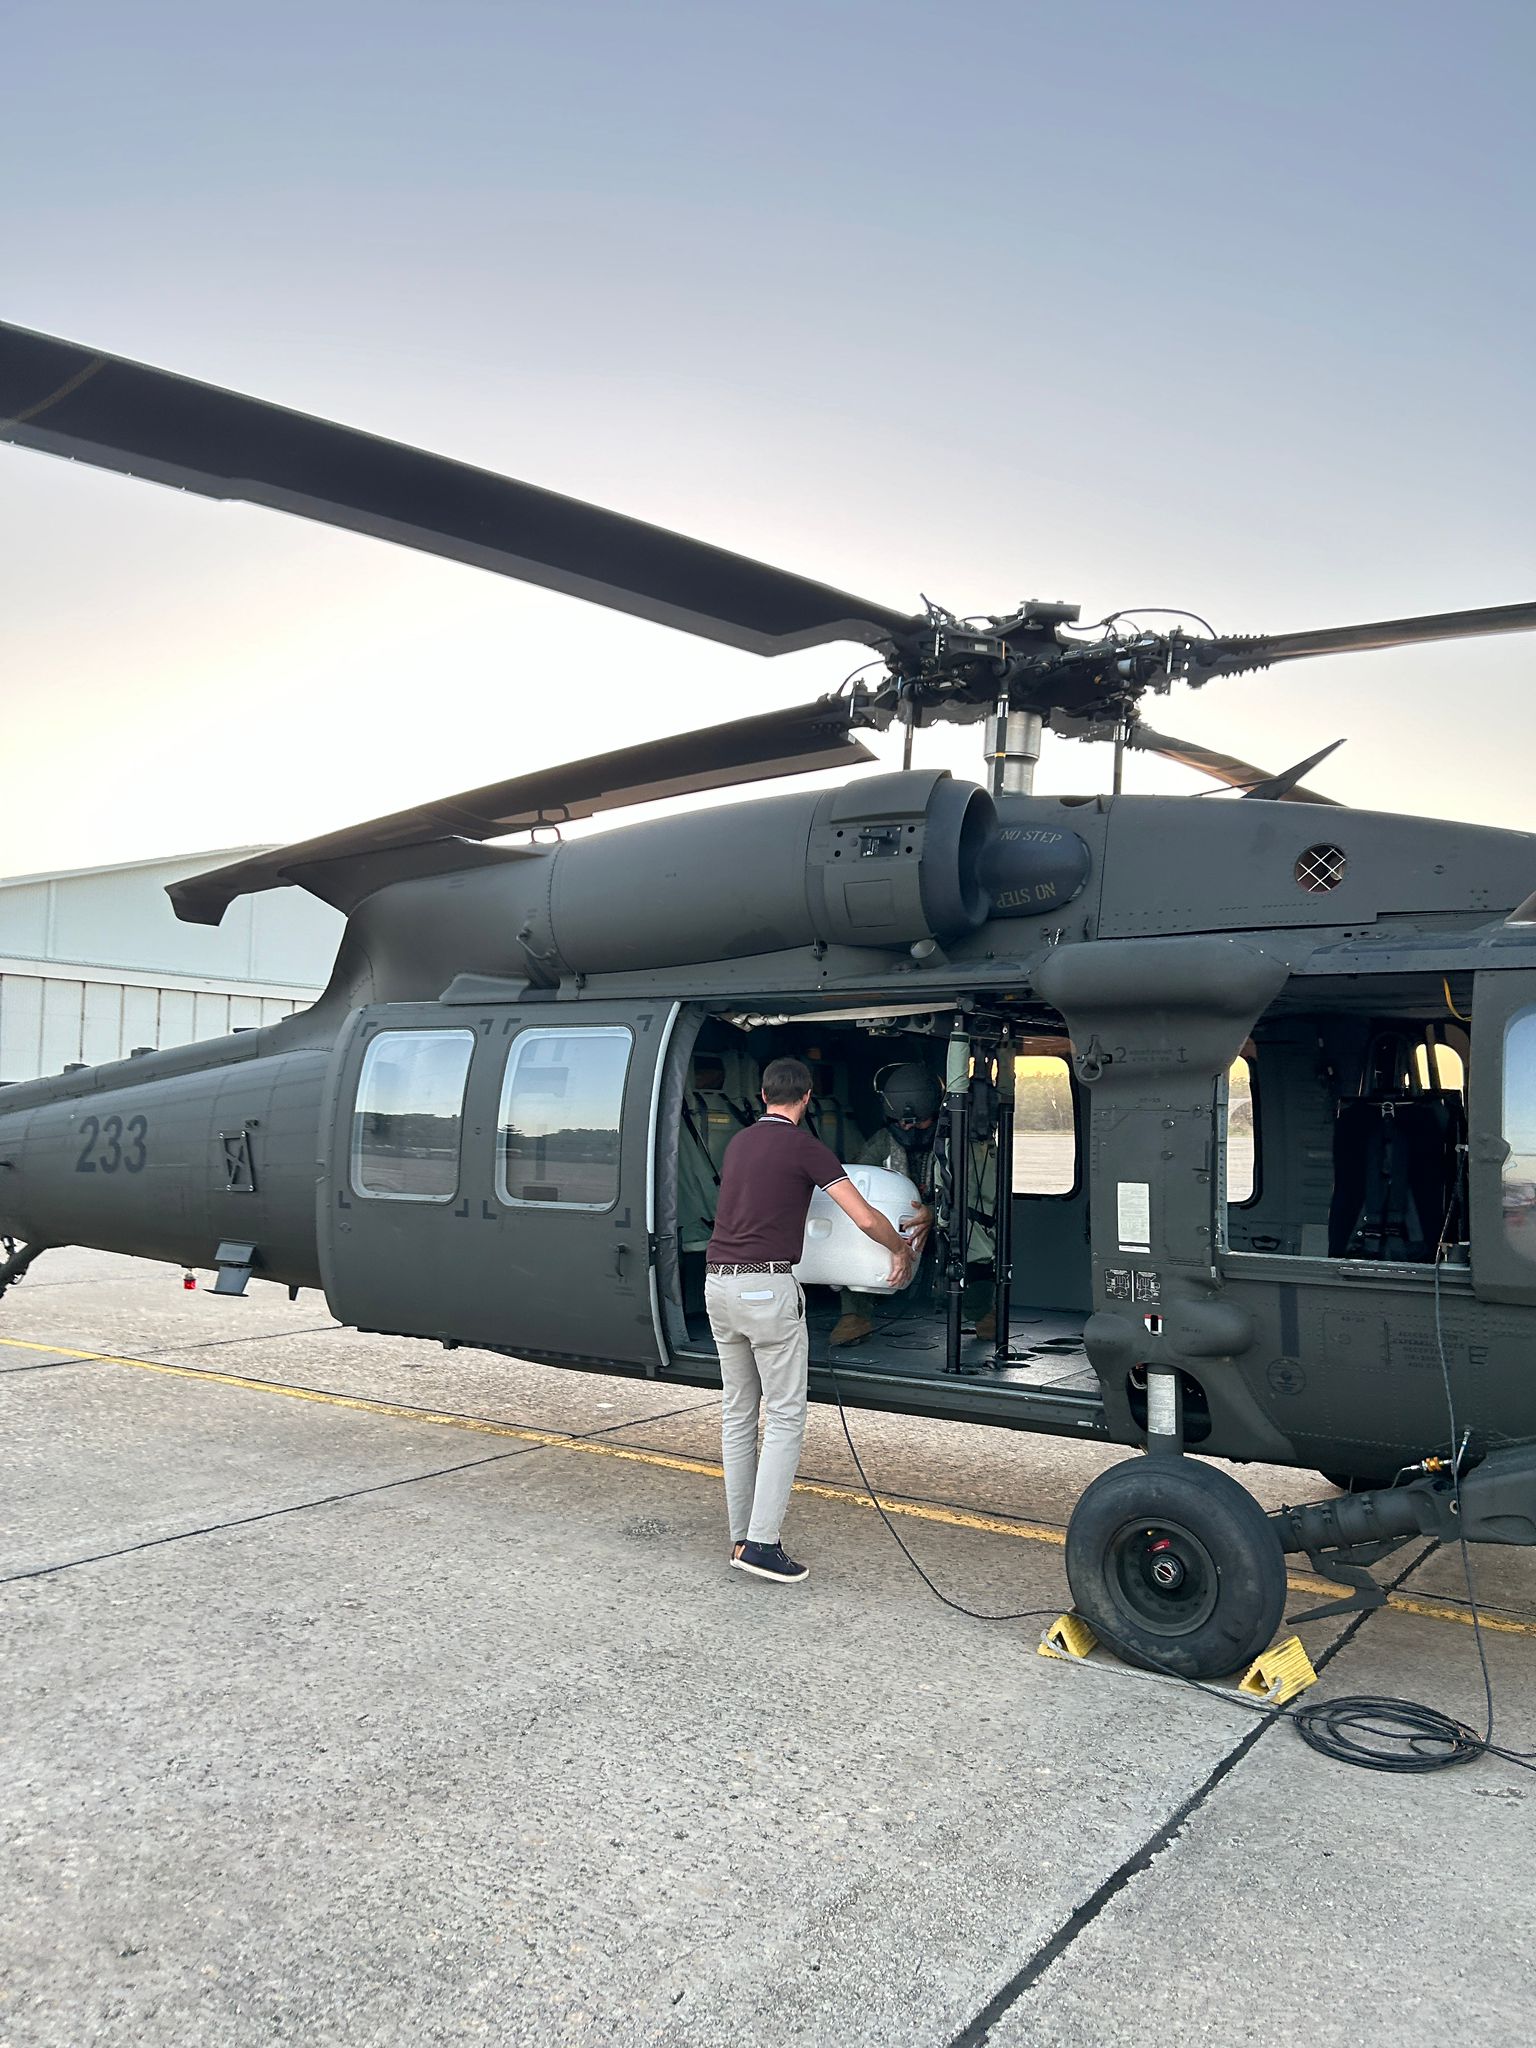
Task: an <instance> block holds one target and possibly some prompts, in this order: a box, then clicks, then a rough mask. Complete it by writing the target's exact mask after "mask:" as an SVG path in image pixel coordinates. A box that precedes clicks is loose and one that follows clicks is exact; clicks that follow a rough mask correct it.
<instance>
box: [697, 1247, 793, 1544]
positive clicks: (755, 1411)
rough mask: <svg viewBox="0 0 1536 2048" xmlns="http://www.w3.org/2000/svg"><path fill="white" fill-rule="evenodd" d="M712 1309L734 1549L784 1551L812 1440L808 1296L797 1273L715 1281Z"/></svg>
mask: <svg viewBox="0 0 1536 2048" xmlns="http://www.w3.org/2000/svg"><path fill="white" fill-rule="evenodd" d="M704 1306H705V1308H706V1310H707V1311H708V1314H709V1327H710V1329H711V1331H712V1332H713V1333H714V1339H715V1346H716V1348H717V1350H718V1351H719V1353H720V1387H721V1403H720V1459H721V1463H722V1464H723V1465H724V1466H725V1509H726V1514H727V1515H728V1516H729V1518H730V1524H731V1542H732V1543H733V1544H735V1543H740V1542H742V1541H746V1542H749V1543H777V1542H778V1540H779V1534H780V1529H781V1525H782V1523H783V1520H784V1510H785V1508H786V1507H787V1506H788V1504H789V1490H790V1488H791V1486H792V1485H793V1484H794V1479H795V1469H796V1467H797V1466H798V1465H799V1463H800V1446H801V1444H802V1442H803V1441H804V1438H805V1374H806V1365H807V1361H808V1359H809V1356H810V1342H809V1339H808V1337H807V1334H806V1327H805V1296H804V1294H803V1293H802V1292H801V1288H800V1283H799V1281H798V1280H796V1279H795V1277H794V1275H793V1274H792V1273H733V1274H729V1275H727V1274H722V1273H710V1274H708V1275H707V1276H706V1278H705V1281H704ZM760 1411H761V1414H762V1416H763V1446H762V1450H761V1452H759V1450H758V1446H757V1426H758V1415H759V1412H760Z"/></svg>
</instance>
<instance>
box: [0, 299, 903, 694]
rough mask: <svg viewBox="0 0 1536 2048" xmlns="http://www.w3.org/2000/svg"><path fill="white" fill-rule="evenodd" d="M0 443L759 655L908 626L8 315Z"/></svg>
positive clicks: (637, 524) (748, 564)
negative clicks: (509, 579) (386, 544)
mask: <svg viewBox="0 0 1536 2048" xmlns="http://www.w3.org/2000/svg"><path fill="white" fill-rule="evenodd" d="M0 439H4V440H8V441H13V442H15V443H16V444H17V446H18V447H22V448H36V449H40V450H42V451H43V452H44V453H45V454H50V455H67V456H72V457H74V458H76V459H77V460H79V461H82V462H89V463H93V464H95V465H96V467H98V468H101V469H115V470H119V471H121V472H122V473H124V474H125V475H129V476H141V477H147V478H149V479H150V480H151V481H152V482H155V483H162V484H172V485H175V486H176V487H178V488H179V489H181V490H188V491H198V492H200V493H201V494H202V495H203V496H204V497H209V498H238V499H244V500H246V501H248V502H249V503H251V504H255V505H270V506H274V507H276V508H277V509H278V510H280V511H284V512H296V513H298V514H300V515H301V516H302V517H303V518H306V519H315V520H320V521H322V522H323V523H325V524H326V525H330V526H343V527H347V528H349V529H350V530H351V531H352V532H354V533H366V534H372V535H374V536H376V537H377V538H378V539H380V540H391V541H398V542H400V543H401V544H402V545H404V546H406V547H413V548H420V549H422V550H423V551H424V552H425V553H427V554H434V555H446V556H447V557H448V558H449V559H450V560H452V561H456V562H468V563H471V564H473V565H474V566H476V567H478V568H482V569H491V570H494V571H496V573H497V574H499V575H502V576H515V577H518V578H519V579H520V580H521V581H523V582H524V583H537V584H540V585H542V586H543V587H544V588H545V589H547V590H558V591H563V592H564V593H565V594H566V595H567V596H569V597H581V598H586V599H587V600H589V601H590V602H591V603H593V604H602V605H607V606H608V607H609V608H610V609H611V610H614V611H621V612H629V613H632V614H633V615H634V616H635V617H636V618H642V619H651V620H654V621H656V622H657V623H658V624H660V625H664V626H676V627H678V628H679V629H680V630H681V631H683V632H687V633H697V634H699V635H701V636H702V637H703V638H704V639H706V640H718V641H723V642H724V643H725V644H726V645H727V646H730V647H741V648H745V649H747V650H748V651H749V652H751V653H754V654H786V653H789V652H791V651H793V650H795V649H797V648H802V647H817V646H821V645H823V644H824V643H826V642H828V641H837V640H856V641H861V642H863V643H865V644H867V645H869V646H876V647H878V646H882V645H884V644H886V643H887V642H888V641H890V640H891V639H892V638H893V637H895V636H896V635H897V634H899V633H901V632H903V631H905V630H906V629H908V628H909V627H911V626H912V625H913V624H914V623H916V622H915V621H914V620H913V619H912V618H910V617H909V616H908V615H907V614H906V613H903V612H897V611H892V610H890V609H889V608H888V607H886V606H884V605H878V604H871V603H869V602H868V601H867V600H866V599H864V598H860V597H853V596H850V595H849V594H848V592H847V591H843V590H834V589H832V588H830V587H829V586H828V585H827V584H825V583H813V582H811V581H810V580H809V579H808V578H806V577H804V576H796V575H793V574H791V573H790V571H789V570H787V569H776V568H773V567H771V566H770V565H769V564H767V563H765V562H756V561H752V560H750V559H749V558H748V557H746V556H744V555H736V554H731V553H729V552H728V551H727V550H726V549H724V548H717V547H712V546H711V545H710V544H709V543H708V542H706V541H700V540H690V539H688V538H687V537H686V536H685V535H683V534H677V533H669V532H667V531H666V530H665V529H664V528H662V527H659V526H649V525H647V524H646V523H645V522H644V521H642V520H639V519H630V518H627V517H626V516H625V515H624V514H623V513H619V512H607V511H604V510H603V509H602V508H601V507H599V506H596V505H587V504H583V503H582V502H581V501H580V500H579V499H576V498H566V497H561V496H560V495H559V494H558V493H557V492H554V491H546V490H541V489H539V488H538V487H537V486H536V485H534V484H525V483H517V482H515V481H514V480H513V479H512V478H510V477H504V476H498V475H496V474H495V473H494V472H492V471H490V470H485V469H476V468H474V467H472V466H471V465H470V464H469V463H466V462H456V461H454V460H452V459H451V458H450V457H448V456H444V455H432V454H428V453H427V452H425V451H424V450H422V449H419V448H410V447H407V446H405V445H404V444H402V443H401V442H398V441H385V440H381V439H379V438H378V437H377V436H376V435H373V434H364V433H360V432H358V431H357V429H355V428H353V427H343V426H337V425H336V424H335V423H334V422H332V421H329V420H319V419H312V418H310V417H309V416H308V415H307V414H304V413H298V412H288V411H286V410H285V409H284V408H283V407H281V406H276V405H268V404H266V403H265V402H264V401H263V400H261V399H256V398H246V397H242V396H241V395H240V394H238V393H237V392H233V391H223V390H220V389H219V388H218V387H217V386H215V385H212V384H198V383H194V382H193V381H192V380H191V379H190V378H187V377H177V376H173V375H172V374H171V373H170V372H169V371H166V370H156V369H152V368H150V367H148V366H147V365H145V364H143V363H132V362H127V361H125V360H124V359H123V358H121V357H118V356H104V355H98V354H97V353H96V352H95V351H93V350H91V349H86V348H81V347H79V346H78V345H77V344H76V343H74V342H69V341H59V340H57V339H55V338H53V337H52V336H50V335H46V334H34V333H31V332H30V331H29V330H28V329H26V328H21V327H12V326H8V325H6V324H5V323H3V322H0Z"/></svg>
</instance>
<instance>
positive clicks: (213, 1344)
mask: <svg viewBox="0 0 1536 2048" xmlns="http://www.w3.org/2000/svg"><path fill="white" fill-rule="evenodd" d="M344 1327H345V1325H344V1324H341V1323H306V1324H305V1326H304V1328H303V1329H302V1330H267V1331H265V1332H264V1333H263V1334H262V1335H260V1336H258V1337H251V1336H245V1337H205V1338H203V1339H202V1340H201V1341H200V1342H199V1343H196V1344H162V1345H161V1347H160V1349H161V1350H162V1351H219V1350H222V1349H223V1347H224V1346H225V1345H226V1344H286V1343H287V1342H288V1341H289V1339H290V1338H292V1337H323V1336H325V1335H327V1334H328V1333H330V1332H331V1331H334V1330H340V1329H342V1328H344Z"/></svg>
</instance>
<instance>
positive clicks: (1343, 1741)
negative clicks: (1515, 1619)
mask: <svg viewBox="0 0 1536 2048" xmlns="http://www.w3.org/2000/svg"><path fill="white" fill-rule="evenodd" d="M827 1371H828V1375H829V1377H830V1378H831V1381H832V1392H833V1395H834V1397H835V1399H836V1401H837V1413H838V1419H839V1421H840V1422H841V1423H842V1425H843V1436H844V1438H845V1439H846V1441H847V1444H848V1451H849V1455H850V1456H851V1457H852V1459H853V1463H854V1468H855V1470H856V1471H857V1472H858V1475H859V1478H860V1480H861V1481H862V1482H863V1486H864V1491H865V1492H866V1493H867V1494H868V1495H869V1503H870V1506H871V1507H872V1508H873V1509H874V1510H875V1512H876V1514H877V1515H879V1517H880V1519H881V1521H882V1522H884V1524H885V1526H886V1528H887V1530H888V1531H889V1532H890V1535H891V1539H892V1541H893V1542H894V1543H895V1545H896V1547H897V1549H898V1550H899V1551H900V1552H901V1554H902V1556H903V1557H904V1558H905V1559H906V1560H907V1563H908V1564H909V1565H911V1567H912V1569H913V1571H915V1572H916V1573H917V1575H918V1577H919V1578H920V1579H921V1580H922V1582H923V1584H924V1585H925V1586H926V1587H927V1588H928V1590H929V1592H930V1593H932V1594H933V1596H934V1598H935V1599H936V1600H940V1601H942V1602H943V1604H944V1605H945V1606H946V1607H948V1608H950V1609H952V1610H953V1612H954V1613H956V1614H963V1615H965V1616H967V1618H968V1619H970V1620H972V1621H1040V1620H1048V1621H1050V1620H1054V1619H1055V1618H1056V1616H1057V1615H1058V1614H1059V1613H1060V1609H1059V1608H1055V1607H1033V1608H1021V1609H1020V1610H1019V1611H1018V1612H1017V1613H1011V1614H983V1613H982V1612H981V1611H980V1610H979V1609H978V1608H975V1607H967V1606H966V1605H965V1603H964V1602H963V1601H961V1600H954V1599H951V1597H950V1596H949V1594H948V1593H946V1592H944V1591H943V1589H942V1588H941V1587H939V1586H936V1585H935V1584H934V1582H933V1580H932V1579H931V1578H930V1577H929V1576H928V1574H927V1572H926V1571H925V1570H924V1569H923V1567H922V1565H920V1564H919V1563H918V1561H917V1559H916V1558H915V1557H914V1556H913V1555H912V1552H911V1551H910V1550H909V1549H908V1548H907V1545H906V1543H905V1542H904V1541H903V1539H902V1536H901V1532H900V1530H898V1529H897V1527H896V1525H895V1523H894V1522H893V1521H892V1520H891V1518H890V1516H889V1515H888V1514H887V1513H886V1511H885V1509H884V1508H883V1507H882V1506H881V1503H880V1497H879V1495H878V1494H877V1493H876V1492H875V1489H874V1486H873V1484H872V1482H871V1480H870V1477H869V1474H868V1473H867V1472H866V1471H865V1470H864V1461H863V1459H862V1458H861V1457H860V1456H859V1450H858V1446H857V1444H855V1442H854V1440H853V1432H852V1430H851V1429H850V1428H849V1426H848V1411H847V1409H846V1408H845V1407H844V1406H843V1390H842V1388H841V1387H840V1386H839V1385H838V1380H837V1366H836V1365H835V1363H834V1362H833V1360H832V1358H831V1356H830V1355H829V1356H828V1359H827ZM1438 1548H1439V1545H1438V1543H1429V1544H1427V1545H1426V1546H1425V1548H1424V1549H1423V1550H1422V1551H1421V1552H1420V1553H1419V1555H1418V1556H1417V1557H1416V1558H1415V1559H1414V1560H1413V1562H1412V1563H1411V1564H1410V1565H1408V1566H1407V1567H1406V1568H1405V1570H1404V1571H1403V1572H1402V1573H1401V1574H1400V1576H1399V1580H1398V1583H1401V1580H1402V1579H1404V1578H1407V1577H1408V1576H1409V1574H1410V1573H1411V1572H1414V1571H1416V1570H1417V1569H1418V1567H1419V1566H1420V1565H1421V1564H1422V1563H1423V1562H1424V1560H1425V1558H1427V1557H1428V1556H1429V1555H1430V1553H1431V1552H1432V1551H1434V1550H1436V1549H1438ZM1462 1551H1463V1561H1464V1563H1465V1564H1466V1568H1467V1590H1468V1595H1469V1597H1471V1598H1472V1615H1473V1628H1474V1632H1475V1635H1476V1640H1477V1649H1478V1658H1479V1661H1480V1663H1481V1666H1482V1673H1483V1684H1484V1689H1485V1692H1486V1695H1487V1699H1488V1732H1487V1734H1486V1735H1482V1736H1480V1735H1478V1734H1476V1733H1475V1732H1474V1730H1472V1729H1471V1728H1468V1727H1467V1726H1466V1724H1465V1723H1464V1722H1461V1721H1456V1720H1453V1719H1452V1718H1451V1716H1450V1715H1449V1714H1442V1713H1441V1712H1440V1711H1439V1710H1438V1709H1437V1708H1435V1707H1426V1706H1421V1705H1420V1704H1419V1703H1418V1702H1417V1701H1414V1700H1396V1699H1387V1698H1372V1697H1369V1696H1367V1695H1364V1694H1360V1695H1352V1696H1350V1697H1348V1698H1344V1699H1336V1700H1320V1701H1318V1702H1317V1703H1316V1704H1314V1705H1303V1706H1299V1707H1287V1706H1276V1705H1274V1704H1271V1703H1267V1702H1265V1701H1263V1700H1255V1699H1248V1698H1246V1697H1245V1696H1244V1695H1243V1694H1242V1693H1238V1692H1230V1691H1223V1690H1222V1689H1221V1688H1220V1687H1218V1686H1214V1685H1207V1684H1206V1683H1205V1682H1204V1681H1203V1680H1201V1679H1198V1678H1189V1677H1187V1676H1186V1675H1185V1674H1184V1673H1183V1672H1182V1671H1175V1670H1173V1669H1172V1668H1171V1667H1170V1666H1168V1665H1166V1664H1161V1663H1159V1661H1158V1659H1157V1658H1155V1657H1153V1656H1151V1655H1150V1654H1149V1653H1148V1652H1146V1651H1144V1650H1137V1651H1135V1652H1132V1651H1131V1649H1130V1647H1129V1646H1128V1645H1127V1644H1124V1643H1120V1642H1117V1641H1116V1639H1115V1638H1114V1636H1113V1635H1111V1634H1110V1633H1109V1631H1108V1630H1107V1629H1103V1628H1097V1627H1096V1628H1095V1630H1094V1633H1095V1634H1096V1635H1097V1636H1098V1637H1099V1638H1100V1640H1101V1641H1103V1642H1104V1643H1106V1644H1107V1645H1108V1647H1109V1648H1110V1649H1111V1650H1114V1651H1115V1652H1116V1653H1117V1654H1118V1655H1119V1656H1121V1657H1123V1658H1125V1659H1126V1660H1127V1661H1129V1662H1132V1663H1134V1662H1137V1661H1140V1662H1142V1663H1145V1664H1149V1665H1152V1666H1154V1667H1155V1669H1156V1675H1157V1676H1159V1677H1163V1678H1171V1679H1174V1680H1176V1681H1177V1682H1178V1683H1179V1684H1180V1685H1183V1686H1186V1687H1188V1688H1189V1690H1190V1691H1191V1692H1200V1693H1204V1694H1205V1695H1206V1697H1207V1698H1208V1699H1213V1700H1220V1701H1221V1702H1222V1703H1223V1704H1224V1705H1226V1706H1229V1707H1240V1708H1242V1709H1243V1710H1244V1711H1245V1712H1248V1713H1253V1714H1258V1715H1260V1716H1262V1717H1264V1718H1266V1719H1269V1720H1274V1721H1290V1722H1292V1723H1293V1724H1294V1726H1295V1729H1296V1732H1297V1734H1298V1735H1299V1736H1300V1737H1301V1738H1302V1740H1303V1741H1304V1742H1305V1743H1306V1744H1307V1745H1308V1747H1309V1748H1311V1749H1315V1750H1316V1751H1317V1752H1318V1753H1319V1755H1321V1756H1327V1757H1332V1758H1333V1759H1334V1760H1335V1761H1336V1762H1338V1763H1346V1764H1358V1765H1360V1766H1361V1767H1362V1768H1363V1769H1366V1770H1374V1771H1388V1772H1395V1773H1398V1774H1400V1775H1405V1776H1412V1775H1416V1774H1420V1773H1423V1772H1426V1771H1438V1770H1444V1769H1445V1768H1447V1767H1448V1766H1449V1765H1452V1764H1465V1763H1473V1762H1475V1761H1476V1759H1477V1758H1478V1757H1483V1756H1491V1757H1497V1758H1498V1759H1499V1761H1500V1762H1502V1763H1509V1764H1513V1765H1514V1766H1515V1768H1516V1769H1517V1770H1522V1771H1531V1772H1533V1773H1536V1753H1531V1752H1527V1751H1525V1750H1515V1749H1504V1748H1502V1747H1500V1746H1499V1745H1498V1744H1497V1743H1495V1742H1493V1741H1492V1739H1491V1737H1492V1733H1493V1685H1492V1680H1491V1678H1490V1676H1489V1673H1488V1660H1487V1657H1486V1655H1485V1654H1484V1651H1483V1644H1482V1630H1481V1625H1480V1623H1479V1621H1478V1616H1477V1606H1476V1600H1475V1596H1473V1592H1472V1577H1471V1560H1470V1558H1467V1557H1466V1556H1465V1552H1466V1539H1465V1538H1463V1539H1462Z"/></svg>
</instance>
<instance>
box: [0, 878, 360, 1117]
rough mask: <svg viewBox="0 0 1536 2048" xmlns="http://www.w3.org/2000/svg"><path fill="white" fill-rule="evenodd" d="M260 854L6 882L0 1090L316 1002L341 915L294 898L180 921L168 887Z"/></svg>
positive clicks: (245, 901) (248, 900) (248, 901)
mask: <svg viewBox="0 0 1536 2048" xmlns="http://www.w3.org/2000/svg"><path fill="white" fill-rule="evenodd" d="M264 850H265V849H263V848H259V847H250V846H237V847H231V848H229V849H228V850H226V851H224V852H220V853H189V854H180V855H169V856H167V857H165V858H163V859H160V860H143V861H131V862H128V863H127V864H125V865H123V866H118V867H99V868H76V869H72V870H69V871H67V872H64V873H59V874H48V875H17V876H15V877H13V878H12V879H10V880H3V879H0V1082H6V1081H30V1080H35V1079H36V1078H37V1077H38V1076H39V1075H41V1074H56V1073H58V1072H60V1071H61V1069H63V1068H64V1067H66V1066H69V1065H70V1064H71V1063H72V1062H74V1061H77V1060H83V1061H85V1062H86V1064H87V1065H90V1066H95V1065H97V1064H99V1063H100V1062H101V1061H103V1060H116V1059H123V1058H125V1057H126V1056H127V1055H128V1053H130V1052H131V1051H132V1050H133V1048H134V1047H135V1046H150V1047H154V1048H159V1047H162V1046H170V1045H185V1044H186V1043H187V1042H188V1041H189V1040H191V1039H194V1038H219V1037H222V1036H223V1035H224V1034H225V1033H226V1032H229V1031H238V1030H241V1029H242V1028H244V1027H246V1026H250V1025H255V1024H270V1023H273V1022H275V1021H276V1019H277V1018H279V1017H286V1016H287V1015H288V1014H289V1012H290V1011H292V1010H297V1009H302V1008H303V1007H304V1005H305V1004H307V1003H311V1002H313V1001H314V999H315V997H316V996H317V995H318V994H319V992H320V990H321V989H322V988H323V987H324V985H325V982H326V980H327V978H328V976H329V974H330V971H331V962H332V961H333V959H334V958H335V955H336V948H337V945H338V943H339V942H340V939H341V932H342V925H343V919H342V917H341V916H340V914H339V912H337V911H334V910H331V909H330V908H328V907H327V905H325V904H323V903H319V902H317V901H316V900H315V898H314V897H312V896H306V895H305V894H304V893H303V892H302V891H301V890H298V889H276V890H272V891H269V892H268V893H266V894H264V895H260V896H242V897H240V898H238V899H237V900H236V901H235V902H234V903H232V904H231V905H230V907H229V909H228V911H227V912H226V913H225V917H224V922H223V923H222V924H221V925H218V926H217V927H215V926H212V925H198V924H183V923H181V922H180V920H179V919H178V918H177V916H176V914H175V912H174V911H173V910H172V909H171V905H170V899H169V898H168V897H167V896H166V893H165V890H166V885H167V884H168V883H170V882H176V881H180V880H181V878H182V877H183V876H184V875H195V874H200V873H202V872H203V871H204V870H205V869H207V868H213V867H222V866H223V865H224V863H225V862H226V861H231V860H239V859H241V858H242V857H243V856H244V855H246V854H248V853H256V852H261V851H264Z"/></svg>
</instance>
